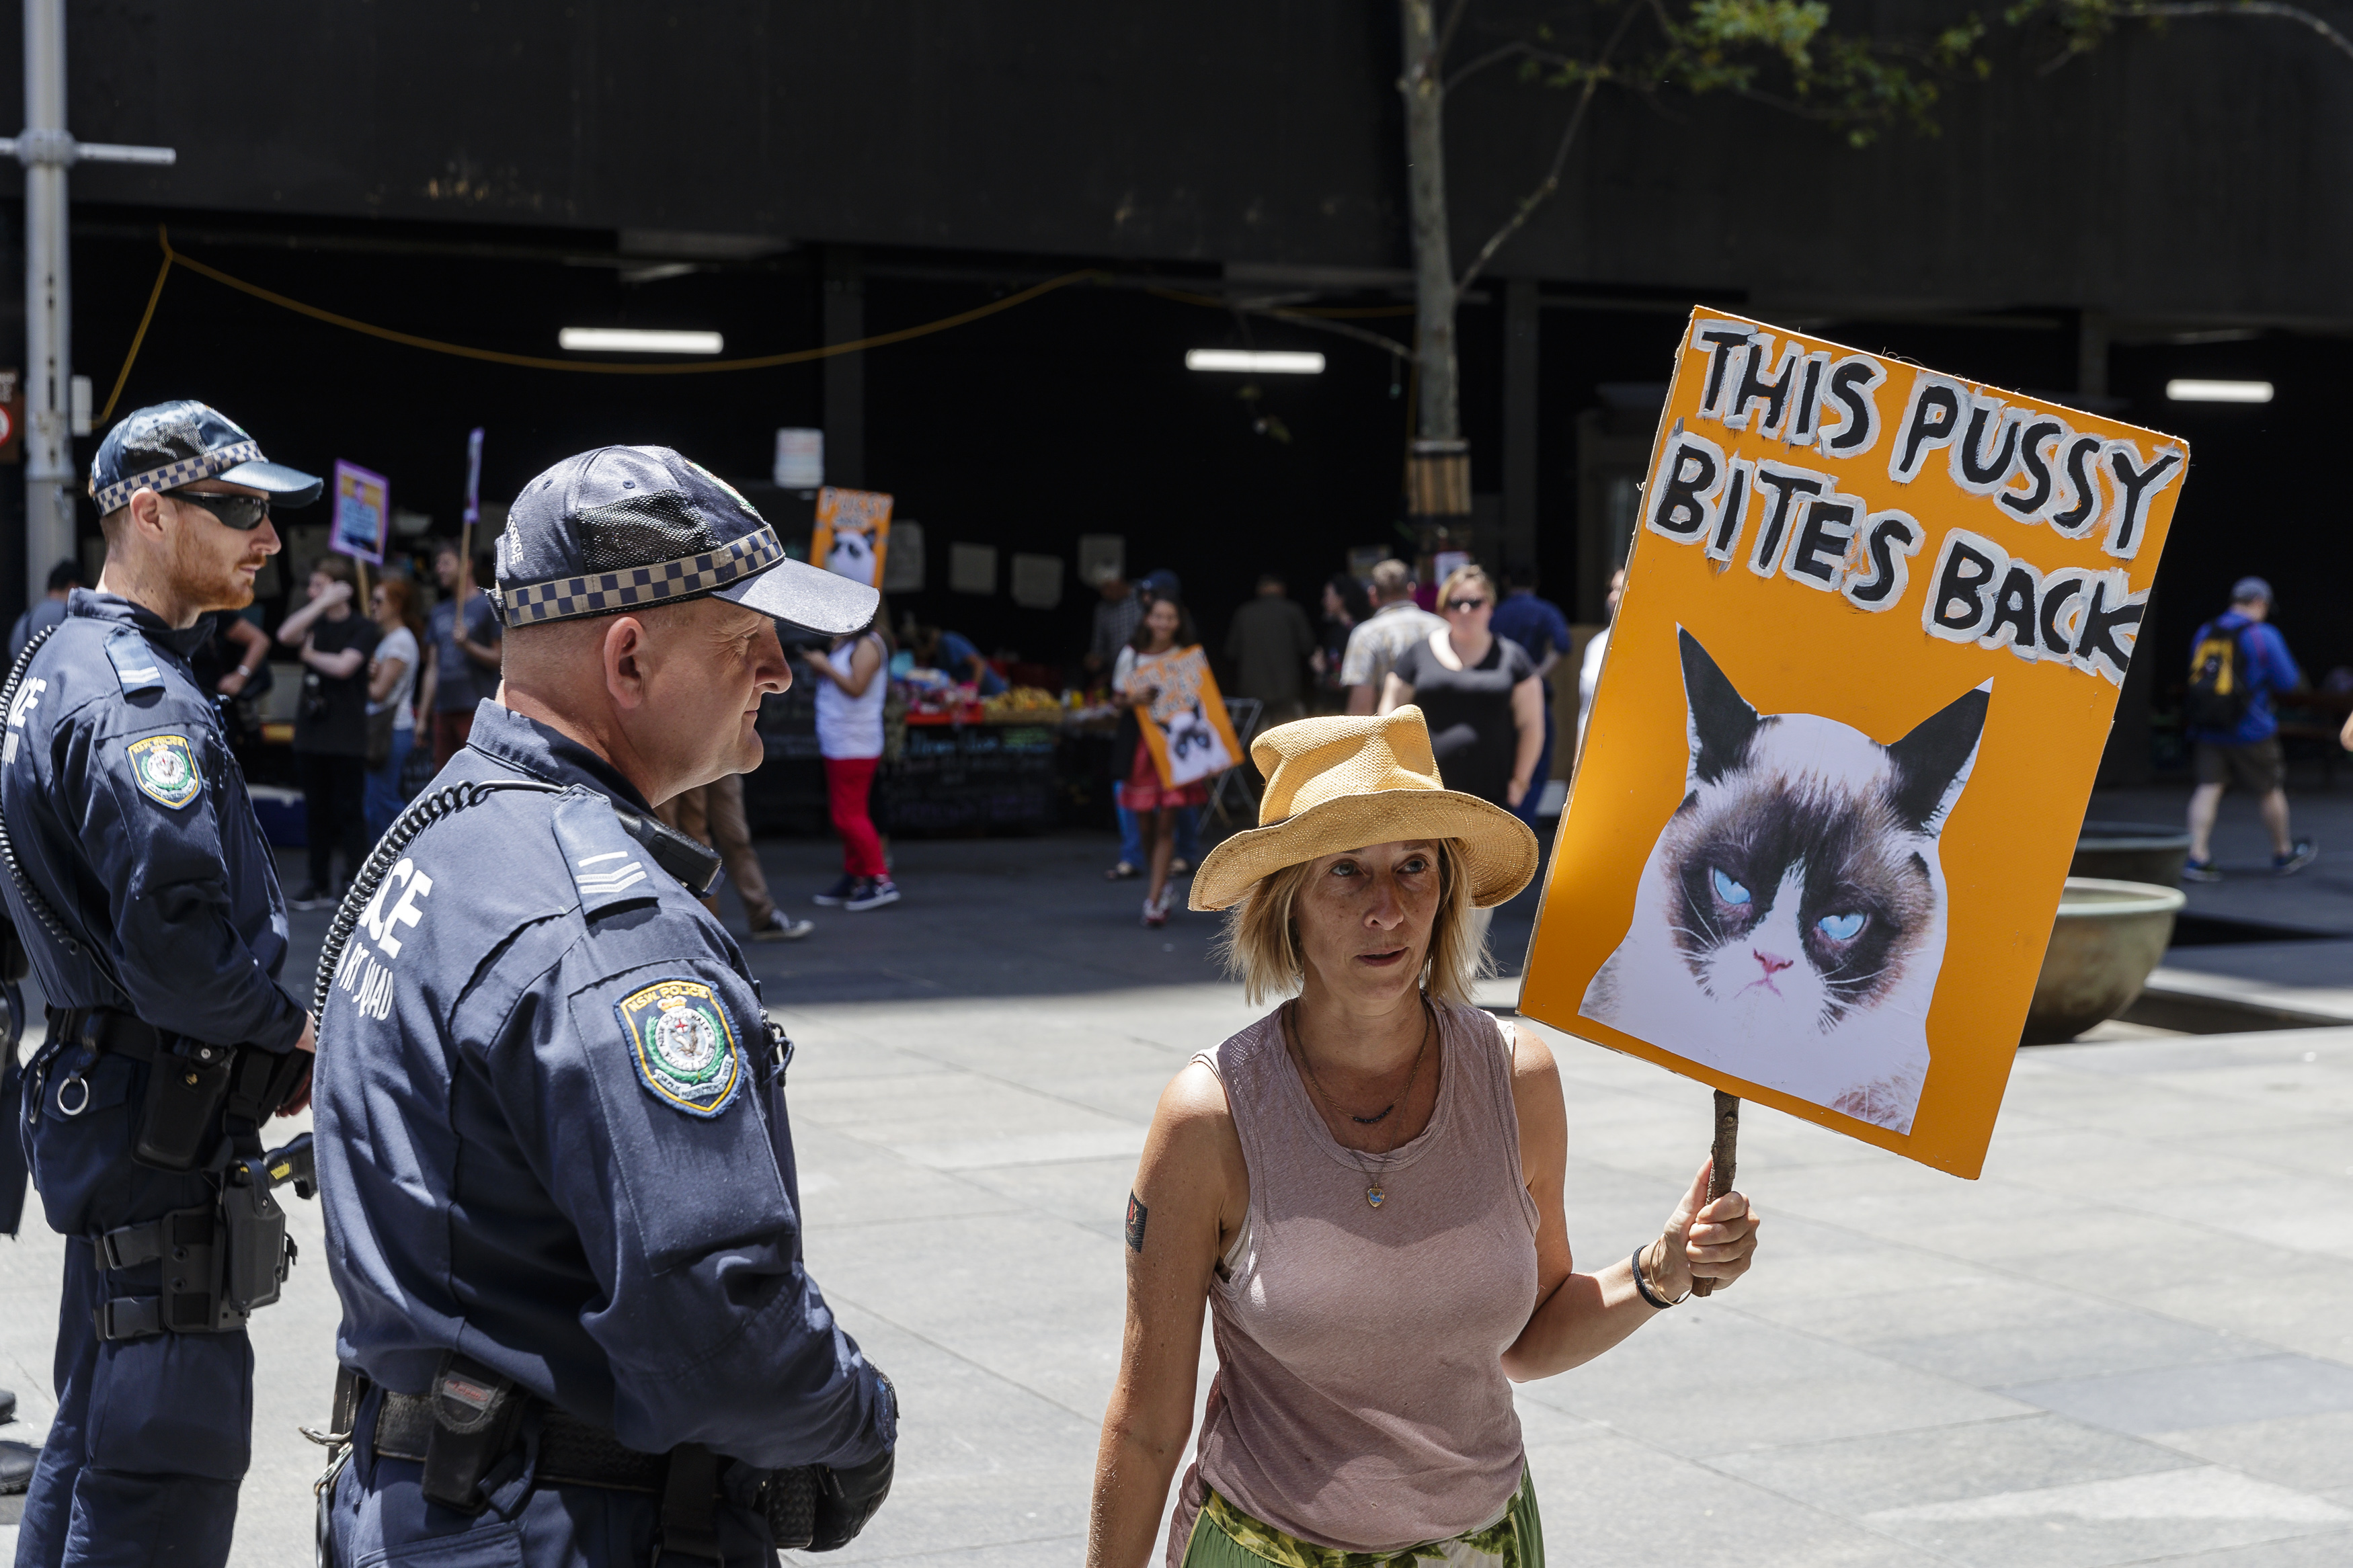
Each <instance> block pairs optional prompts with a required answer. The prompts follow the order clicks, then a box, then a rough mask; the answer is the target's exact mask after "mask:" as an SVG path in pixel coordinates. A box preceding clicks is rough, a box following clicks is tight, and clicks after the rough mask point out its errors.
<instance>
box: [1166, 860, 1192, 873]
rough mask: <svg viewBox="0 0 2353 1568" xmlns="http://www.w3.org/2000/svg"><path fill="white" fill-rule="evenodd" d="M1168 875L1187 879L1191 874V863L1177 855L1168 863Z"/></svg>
mask: <svg viewBox="0 0 2353 1568" xmlns="http://www.w3.org/2000/svg"><path fill="white" fill-rule="evenodd" d="M1168 874H1169V875H1170V876H1172V877H1189V876H1191V875H1192V874H1193V862H1191V861H1190V860H1187V859H1186V858H1185V857H1183V856H1182V855H1179V856H1177V857H1176V858H1175V859H1173V860H1171V861H1169V862H1168Z"/></svg>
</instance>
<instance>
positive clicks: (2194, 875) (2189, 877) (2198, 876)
mask: <svg viewBox="0 0 2353 1568" xmlns="http://www.w3.org/2000/svg"><path fill="white" fill-rule="evenodd" d="M2181 879H2182V880H2183V881H2185V882H2219V881H2221V879H2222V873H2221V872H2220V871H2217V870H2216V869H2214V862H2213V861H2211V860H2185V861H2183V862H2182V865H2181Z"/></svg>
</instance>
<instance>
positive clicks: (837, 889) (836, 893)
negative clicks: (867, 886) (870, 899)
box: [809, 871, 864, 910]
mask: <svg viewBox="0 0 2353 1568" xmlns="http://www.w3.org/2000/svg"><path fill="white" fill-rule="evenodd" d="M863 880H864V879H862V878H859V877H853V876H851V875H849V873H848V872H847V871H845V872H843V873H842V874H841V877H840V879H839V880H838V881H836V882H835V883H834V884H833V886H832V887H830V888H828V889H826V890H825V891H824V892H822V893H818V894H814V895H812V896H811V898H810V899H809V902H810V903H813V904H823V905H824V906H825V907H826V908H827V909H829V910H830V909H839V908H840V907H841V906H842V905H843V904H846V903H848V902H849V900H851V899H853V898H855V897H857V896H858V889H859V886H860V883H861V882H862V881H863Z"/></svg>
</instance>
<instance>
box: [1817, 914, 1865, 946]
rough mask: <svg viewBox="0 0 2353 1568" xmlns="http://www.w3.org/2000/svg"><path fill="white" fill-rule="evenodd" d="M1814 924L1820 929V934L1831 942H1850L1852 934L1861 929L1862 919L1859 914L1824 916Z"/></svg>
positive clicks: (1852, 938)
mask: <svg viewBox="0 0 2353 1568" xmlns="http://www.w3.org/2000/svg"><path fill="white" fill-rule="evenodd" d="M1814 924H1816V925H1817V926H1819V927H1820V928H1821V932H1822V934H1823V935H1824V936H1826V937H1828V938H1830V939H1831V941H1832V942H1852V941H1853V940H1854V933H1855V932H1857V931H1861V930H1862V916H1861V915H1859V914H1843V915H1824V916H1823V917H1822V918H1821V919H1820V920H1818V921H1815V922H1814Z"/></svg>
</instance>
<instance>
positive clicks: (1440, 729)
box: [1380, 566, 1544, 820]
mask: <svg viewBox="0 0 2353 1568" xmlns="http://www.w3.org/2000/svg"><path fill="white" fill-rule="evenodd" d="M1438 604H1439V607H1440V609H1442V610H1443V611H1445V613H1446V625H1445V627H1444V629H1443V630H1440V631H1437V632H1433V633H1431V634H1430V636H1429V637H1426V638H1424V639H1423V640H1421V641H1420V642H1417V643H1413V644H1411V645H1409V647H1406V648H1405V649H1404V650H1403V651H1401V652H1400V653H1398V657H1397V662H1396V664H1394V665H1393V666H1391V667H1390V669H1389V673H1388V685H1387V687H1386V688H1385V689H1383V691H1382V692H1381V706H1380V711H1382V712H1384V713H1390V712H1394V711H1396V710H1398V709H1399V708H1402V707H1404V706H1406V705H1407V704H1408V703H1411V704H1413V705H1414V706H1415V707H1418V708H1419V709H1420V710H1421V715H1422V719H1423V721H1424V722H1425V723H1427V724H1428V725H1429V727H1430V744H1431V745H1432V746H1433V747H1434V748H1435V749H1436V754H1437V757H1438V769H1439V773H1440V774H1441V775H1442V776H1443V777H1444V778H1445V780H1446V786H1447V787H1448V788H1449V789H1453V790H1460V791H1461V792H1462V793H1463V794H1465V795H1477V796H1478V797H1479V798H1480V799H1481V800H1483V801H1486V802H1488V803H1489V804H1491V805H1500V806H1502V807H1503V808H1504V810H1506V811H1511V812H1517V811H1518V809H1519V806H1520V803H1521V802H1522V801H1523V800H1525V799H1526V798H1527V796H1528V795H1531V794H1532V793H1534V791H1535V766H1536V757H1537V755H1538V753H1540V752H1542V751H1543V750H1544V683H1543V682H1542V681H1540V680H1538V679H1536V668H1535V660H1534V659H1532V658H1529V657H1528V653H1527V650H1526V649H1525V648H1524V647H1520V645H1519V644H1517V643H1515V642H1514V641H1512V640H1511V639H1510V638H1508V637H1497V636H1495V635H1494V632H1493V620H1494V615H1495V589H1494V585H1493V583H1492V582H1491V581H1490V580H1489V578H1488V576H1487V574H1486V573H1485V572H1483V571H1482V570H1481V569H1480V568H1478V567H1476V566H1458V567H1456V568H1455V569H1454V570H1453V571H1451V572H1450V573H1448V574H1446V582H1445V583H1444V584H1443V585H1442V586H1440V589H1439V592H1438ZM1523 820H1525V819H1523Z"/></svg>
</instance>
